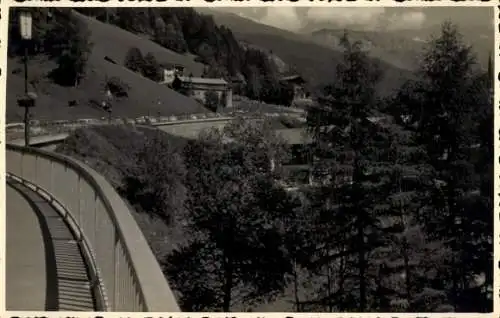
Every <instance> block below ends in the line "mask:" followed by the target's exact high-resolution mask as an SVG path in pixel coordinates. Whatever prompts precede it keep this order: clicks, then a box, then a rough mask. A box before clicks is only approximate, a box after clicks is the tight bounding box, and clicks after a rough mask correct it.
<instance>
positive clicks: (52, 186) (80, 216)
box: [6, 145, 180, 312]
mask: <svg viewBox="0 0 500 318" xmlns="http://www.w3.org/2000/svg"><path fill="white" fill-rule="evenodd" d="M6 159H7V165H6V167H7V172H8V173H9V174H10V175H13V176H16V177H18V178H20V179H22V180H25V181H27V182H29V183H31V184H33V185H36V186H37V187H39V188H42V189H43V190H44V192H45V193H47V194H50V195H51V196H53V197H54V198H55V199H56V200H57V201H58V202H59V203H60V204H61V205H62V206H64V208H65V210H66V211H68V212H69V213H72V219H73V220H75V222H76V223H78V224H77V226H78V227H79V228H80V230H81V232H82V234H83V235H84V238H83V239H84V240H86V243H87V245H88V246H90V249H91V253H92V254H93V259H95V260H96V261H95V264H96V266H97V267H98V269H97V272H98V273H99V274H100V275H101V277H99V279H100V280H101V281H102V282H103V285H104V289H105V292H106V294H107V298H108V299H109V301H108V302H107V303H108V304H109V306H108V308H107V310H108V311H149V312H151V311H153V312H178V311H180V309H179V306H178V304H177V301H176V299H175V297H174V295H173V292H172V290H171V289H170V287H169V285H168V282H167V281H166V279H165V276H164V275H163V273H162V271H161V268H160V266H159V264H158V262H157V260H156V258H155V256H154V255H153V252H152V251H151V249H150V247H149V246H148V243H147V241H146V239H145V238H144V235H143V233H142V232H141V229H140V228H139V226H138V225H137V222H136V221H135V219H134V217H133V215H132V214H131V211H130V210H129V208H128V206H127V205H126V204H125V202H124V201H123V199H121V197H120V196H119V195H118V194H117V192H116V191H115V190H114V189H113V187H112V186H111V185H110V184H109V182H108V181H106V180H105V178H104V177H103V176H101V175H100V174H99V173H97V172H96V171H94V170H93V169H91V168H90V167H88V166H87V165H85V164H83V163H81V162H79V161H78V160H76V159H73V158H69V157H67V156H64V155H61V154H56V153H53V152H49V151H44V150H41V149H36V148H26V147H22V146H17V145H7V146H6ZM61 178H62V180H61ZM56 179H57V180H56ZM72 181H76V182H72ZM68 191H69V192H68ZM75 192H76V193H75ZM75 194H76V195H75ZM86 195H87V196H88V197H90V198H93V199H91V200H85V199H86V198H88V197H86ZM106 223H108V224H106ZM88 224H93V225H88ZM106 225H108V226H106ZM90 238H94V239H95V241H96V242H95V243H97V244H94V246H92V244H90V243H91V239H90ZM98 239H102V240H98ZM107 246H109V247H110V248H112V251H113V253H112V255H109V254H110V253H109V251H105V247H107ZM106 252H107V253H106ZM110 261H111V262H110Z"/></svg>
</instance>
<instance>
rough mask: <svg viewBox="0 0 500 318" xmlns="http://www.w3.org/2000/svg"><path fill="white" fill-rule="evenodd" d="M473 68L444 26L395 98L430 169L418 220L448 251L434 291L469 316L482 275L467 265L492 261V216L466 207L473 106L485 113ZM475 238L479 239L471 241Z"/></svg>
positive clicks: (471, 184)
mask: <svg viewBox="0 0 500 318" xmlns="http://www.w3.org/2000/svg"><path fill="white" fill-rule="evenodd" d="M474 65H475V58H474V56H473V54H472V52H471V48H470V47H468V46H466V45H465V44H464V43H463V42H462V40H461V36H460V33H459V32H458V30H457V28H456V27H455V26H454V25H452V24H451V23H448V22H447V23H444V24H443V26H442V29H441V34H440V35H439V36H438V37H435V38H433V39H432V41H431V42H430V43H429V46H428V48H427V49H426V50H425V52H424V59H423V61H422V64H421V66H420V76H419V78H418V79H417V81H415V82H414V83H413V84H412V85H409V86H407V87H406V90H407V92H406V93H405V94H400V95H399V97H400V98H399V102H400V103H401V104H405V106H406V108H405V107H403V109H405V111H406V112H407V113H409V115H410V118H411V121H412V123H413V126H414V127H416V134H417V138H418V142H419V143H420V144H421V145H422V146H423V147H424V148H425V151H426V154H427V156H428V160H427V162H428V164H429V165H430V166H431V167H432V169H431V170H432V171H431V180H432V182H431V183H430V184H429V185H428V186H427V187H426V188H425V190H426V191H427V194H428V199H429V204H427V205H426V206H425V207H424V209H423V212H422V213H421V215H420V221H422V222H423V224H424V225H425V231H426V232H427V234H428V235H429V236H430V237H432V238H433V239H434V240H441V241H444V242H446V246H447V248H448V249H450V250H451V253H452V254H451V260H450V262H449V264H448V266H443V267H442V268H440V269H439V273H440V279H439V280H440V282H439V285H440V286H441V288H442V289H443V290H445V291H446V292H447V294H446V295H445V298H447V299H448V300H447V301H448V302H449V303H450V304H451V305H452V306H453V308H454V310H455V311H470V310H474V309H473V307H474V305H473V304H471V298H470V292H471V287H470V286H471V279H472V278H471V277H475V275H479V274H480V273H479V272H478V271H482V270H481V267H479V265H477V263H472V261H471V260H472V259H475V258H478V257H480V258H483V259H490V257H491V250H490V251H489V252H488V244H489V243H488V238H487V236H488V234H487V233H491V226H490V225H489V224H490V223H491V222H486V221H485V220H487V219H489V220H491V218H490V217H491V216H492V214H491V211H488V210H487V209H484V208H483V209H481V213H477V211H476V210H475V208H474V204H471V202H474V201H475V200H476V199H474V198H475V197H476V195H475V193H476V191H477V189H478V182H477V178H476V177H475V172H474V170H475V168H474V160H473V153H474V144H475V143H476V142H477V140H478V138H477V136H476V134H477V132H476V131H477V125H476V124H475V121H476V120H475V119H476V118H477V116H476V114H477V112H478V111H479V109H478V108H477V106H478V105H479V106H480V107H484V106H481V105H487V104H488V102H487V101H488V100H489V97H488V94H485V92H487V91H488V90H487V89H486V90H485V89H478V88H480V87H481V86H482V85H479V82H480V81H478V78H477V77H476V76H475V75H474V71H473V66H474ZM478 86H479V87H478ZM402 97H404V98H402ZM485 101H486V102H485ZM478 102H479V103H478ZM485 107H488V106H485ZM483 109H484V108H483ZM486 126H488V125H486ZM476 208H477V206H476ZM478 233H483V234H485V235H486V237H484V238H478V237H477V235H478ZM479 242H482V243H481V244H483V247H482V248H481V249H480V250H481V251H482V252H480V253H479V254H481V253H483V254H481V256H479V255H477V254H478V253H477V252H478V248H477V246H476V247H474V245H476V244H477V243H479ZM490 248H491V245H490ZM483 268H484V266H483ZM483 274H484V272H483ZM486 276H488V275H486ZM436 284H437V281H436V282H435V283H434V285H436ZM481 307H482V308H475V309H476V310H477V311H484V307H485V306H481ZM486 307H487V306H486Z"/></svg>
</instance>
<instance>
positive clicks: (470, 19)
mask: <svg viewBox="0 0 500 318" xmlns="http://www.w3.org/2000/svg"><path fill="white" fill-rule="evenodd" d="M219 10H224V11H229V12H232V13H236V14H238V15H240V16H242V17H246V18H249V19H252V20H254V21H256V22H260V23H263V24H267V25H270V26H274V27H278V28H281V29H286V30H290V31H294V32H297V31H312V29H318V28H321V27H327V26H328V27H341V28H344V27H345V28H350V29H358V30H411V29H420V28H422V27H426V26H431V25H436V24H441V23H442V22H443V21H444V20H447V19H451V20H452V21H453V22H455V23H457V24H459V25H460V24H462V25H464V24H467V25H469V26H470V25H478V24H479V25H484V26H486V25H488V26H491V27H493V11H492V9H491V8H478V7H475V8H471V7H462V8H459V7H455V8H453V7H444V8H443V7H441V8H438V7H434V8H430V7H427V8H418V7H415V8H390V7H386V8H383V7H372V8H360V7H358V8H355V7H350V8H347V7H343V8H342V7H259V8H220V9H219Z"/></svg>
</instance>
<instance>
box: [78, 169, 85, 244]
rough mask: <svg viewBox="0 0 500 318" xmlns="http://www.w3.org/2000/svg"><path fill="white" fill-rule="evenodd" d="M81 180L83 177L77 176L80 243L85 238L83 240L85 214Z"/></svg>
mask: <svg viewBox="0 0 500 318" xmlns="http://www.w3.org/2000/svg"><path fill="white" fill-rule="evenodd" d="M80 180H81V176H80V174H77V179H76V194H77V197H78V198H77V199H78V208H77V211H78V228H79V229H80V231H78V237H77V240H78V242H80V241H82V240H83V238H82V229H83V224H84V223H83V213H82V199H81V193H80V192H81V191H80Z"/></svg>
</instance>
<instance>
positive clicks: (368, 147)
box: [308, 34, 384, 312]
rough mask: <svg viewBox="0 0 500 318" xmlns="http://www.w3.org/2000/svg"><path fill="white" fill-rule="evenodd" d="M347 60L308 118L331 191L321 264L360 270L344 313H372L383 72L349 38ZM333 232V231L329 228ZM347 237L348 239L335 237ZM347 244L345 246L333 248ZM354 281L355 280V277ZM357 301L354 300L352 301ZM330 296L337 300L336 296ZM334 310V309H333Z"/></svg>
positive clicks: (324, 217)
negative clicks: (340, 263) (376, 118)
mask: <svg viewBox="0 0 500 318" xmlns="http://www.w3.org/2000/svg"><path fill="white" fill-rule="evenodd" d="M341 43H342V45H343V48H344V53H343V54H344V58H343V61H342V63H341V64H339V65H338V67H337V70H336V76H335V82H334V83H333V84H331V85H329V86H328V87H326V88H325V96H324V97H323V98H322V99H321V101H320V102H321V104H322V106H321V107H318V108H316V109H314V110H311V111H310V112H309V113H308V124H309V126H310V130H311V132H312V135H313V139H314V146H313V147H314V149H313V151H314V155H315V157H316V158H318V161H319V162H320V164H319V165H317V168H315V170H316V173H318V172H319V174H321V175H323V177H322V178H323V179H324V183H326V185H327V186H326V187H327V188H328V190H329V191H325V193H327V197H326V198H323V199H324V201H325V202H326V204H325V206H324V208H323V211H322V212H321V213H320V215H321V218H322V220H321V222H318V223H322V224H324V226H323V227H322V228H321V230H318V232H321V234H320V235H322V236H323V237H321V238H320V241H321V242H322V245H323V246H321V250H322V252H320V253H319V254H318V255H317V258H318V260H317V262H316V264H327V263H328V262H331V261H333V260H340V259H342V258H343V257H345V256H347V255H349V256H350V257H348V258H346V259H345V260H346V262H347V263H346V264H345V267H347V268H349V267H351V266H352V268H355V273H351V274H354V277H355V279H349V280H350V281H343V282H342V285H343V286H341V288H344V286H347V285H349V286H350V288H352V289H354V290H352V289H351V290H349V291H348V290H342V291H341V293H342V294H343V295H342V296H343V297H344V300H343V302H344V303H343V304H341V305H340V307H339V308H340V310H359V311H361V312H363V311H367V310H370V309H371V307H372V306H373V302H372V301H371V300H370V289H371V286H370V284H369V281H370V280H369V274H370V273H369V269H370V260H369V251H370V250H371V249H372V248H374V246H376V245H378V244H379V242H378V239H377V232H378V231H379V226H378V218H379V216H378V215H377V211H376V210H375V209H374V208H375V204H376V200H377V197H378V196H379V189H378V183H379V182H380V178H381V173H380V172H381V171H378V169H377V168H376V164H375V163H376V161H377V157H379V154H378V150H377V149H378V145H379V144H380V143H383V142H384V140H383V138H381V137H382V136H381V135H380V134H379V131H378V127H377V124H376V123H373V122H372V121H371V120H370V116H371V115H372V110H373V109H375V105H376V104H377V97H376V95H375V85H376V83H377V81H378V80H379V79H380V77H381V73H380V71H379V69H378V66H377V65H375V64H373V63H372V62H371V60H369V59H368V57H367V55H366V53H365V52H363V51H362V50H361V47H360V43H357V42H356V43H351V42H350V41H349V39H348V36H347V34H344V36H343V38H342V41H341ZM327 227H328V228H327ZM338 235H342V236H343V237H342V238H339V237H335V236H338ZM332 242H343V244H341V245H343V246H332V244H331V243H332ZM351 277H352V276H351ZM346 294H347V295H349V294H350V295H351V297H350V298H351V299H345V298H349V297H347V296H346ZM330 296H334V295H333V294H332V295H330ZM332 309H333V308H332Z"/></svg>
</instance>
